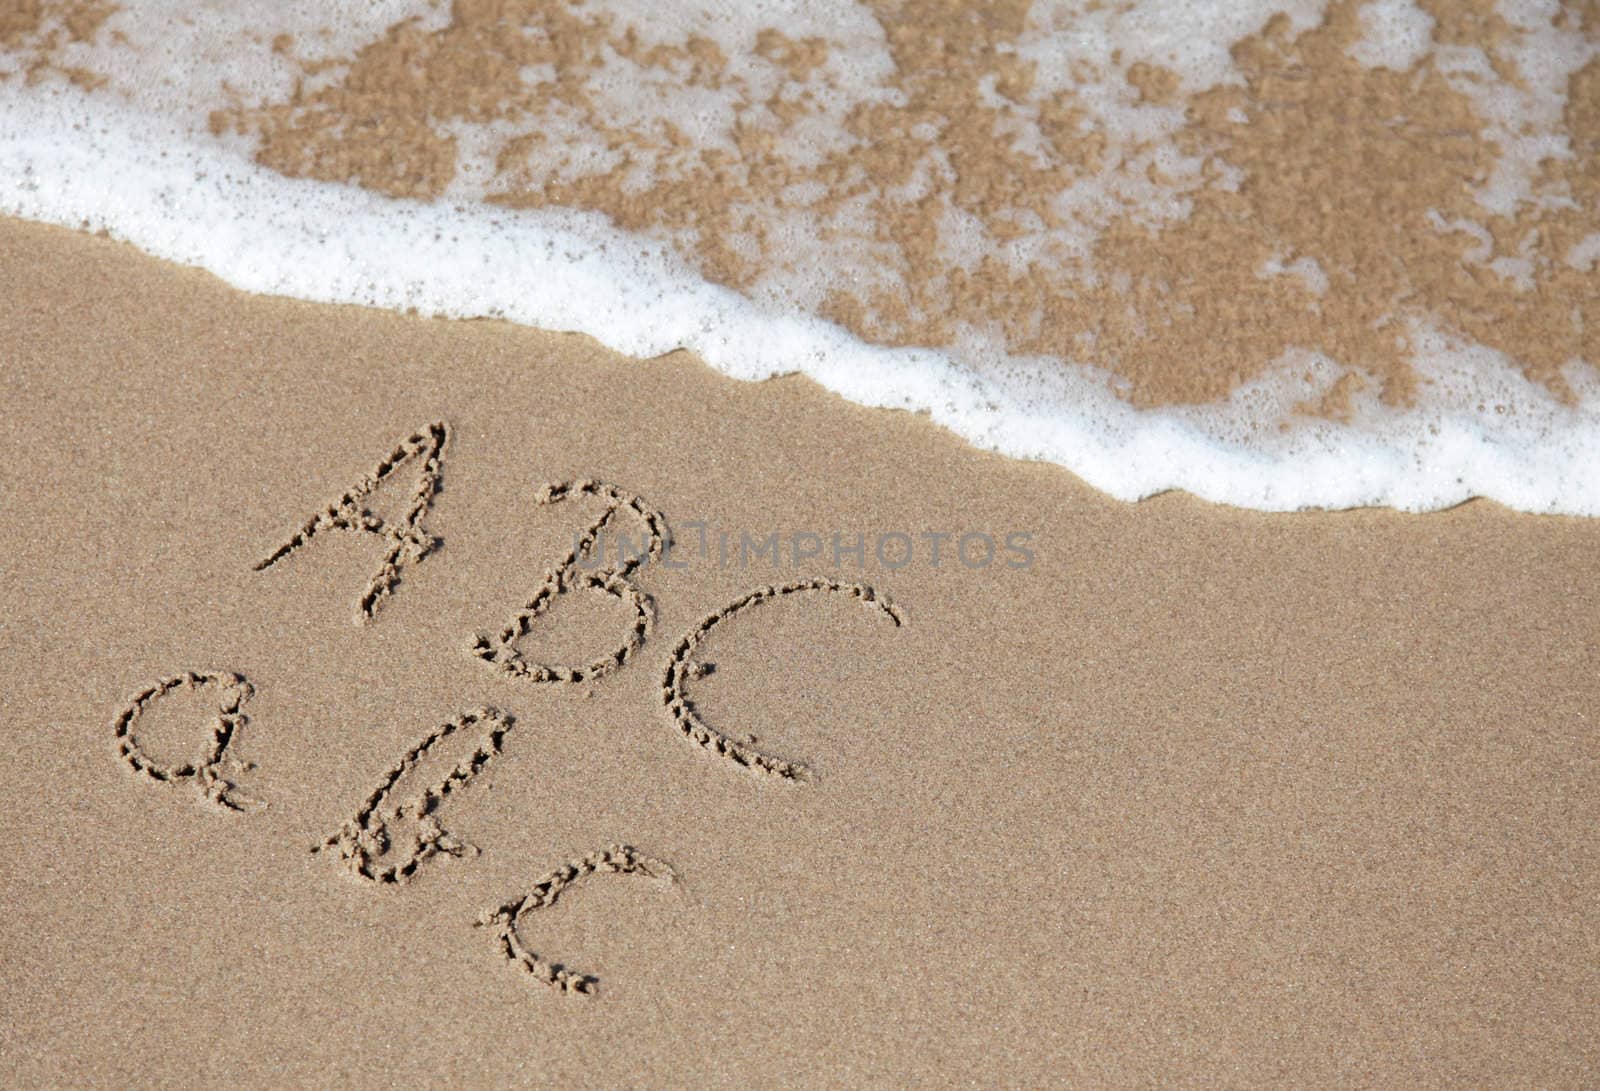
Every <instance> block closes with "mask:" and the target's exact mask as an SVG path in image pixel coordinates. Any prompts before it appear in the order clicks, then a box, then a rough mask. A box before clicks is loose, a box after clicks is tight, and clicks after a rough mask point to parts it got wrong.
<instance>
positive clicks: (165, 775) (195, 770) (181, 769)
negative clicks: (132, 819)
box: [112, 671, 260, 811]
mask: <svg viewBox="0 0 1600 1091" xmlns="http://www.w3.org/2000/svg"><path fill="white" fill-rule="evenodd" d="M207 688H212V689H215V690H216V691H217V712H216V716H215V717H214V718H213V719H212V721H211V724H210V729H211V730H210V735H209V738H208V739H207V740H206V744H205V746H204V747H203V748H202V750H201V752H200V753H199V754H198V755H197V756H196V758H195V759H194V760H192V761H185V762H175V763H171V764H162V763H161V762H158V761H156V760H155V759H154V758H152V757H151V756H150V755H149V754H148V753H146V752H145V750H144V748H143V747H142V746H140V745H139V738H138V736H137V735H136V734H135V733H134V728H135V726H136V725H137V724H138V722H139V718H140V717H141V716H143V715H144V714H145V712H146V711H148V710H149V708H150V706H151V705H153V704H155V703H156V702H157V701H159V700H161V698H163V697H165V696H167V695H168V694H170V693H173V692H174V691H176V690H191V691H192V690H200V689H207ZM254 693H255V690H254V689H253V688H252V687H251V685H250V683H249V682H246V681H245V680H244V679H243V678H241V677H240V676H239V675H237V674H231V673H229V672H227V671H185V672H184V673H182V674H175V675H173V676H171V677H170V678H163V679H161V680H160V681H159V682H157V683H155V684H154V685H152V686H148V687H146V688H145V689H144V690H142V691H141V692H140V693H139V695H138V696H137V697H135V698H134V699H133V700H132V701H131V702H129V703H128V705H127V706H126V707H124V708H123V710H122V711H121V712H119V713H118V714H117V718H116V720H115V721H113V724H112V729H113V731H114V732H115V733H116V737H117V753H119V754H120V755H122V760H123V761H125V762H127V763H128V765H129V766H130V767H131V768H132V769H133V771H134V772H136V773H139V774H141V775H143V776H145V777H147V778H149V779H150V780H153V781H156V782H158V783H161V784H175V783H177V782H178V781H180V780H188V781H193V782H194V785H195V787H197V788H199V789H200V794H201V795H202V796H204V797H205V798H206V799H208V800H210V801H211V802H212V803H215V804H216V805H217V806H219V807H223V808H225V809H227V810H230V811H243V810H246V809H249V808H252V807H256V806H259V805H260V804H258V803H257V802H256V801H254V800H252V799H250V798H249V797H248V796H246V795H244V793H242V792H241V791H239V788H238V786H237V785H235V784H234V783H233V782H231V781H229V780H228V779H227V778H226V777H224V776H223V775H222V773H221V770H222V769H223V768H228V769H229V770H230V771H233V772H246V771H248V770H249V769H251V768H252V766H251V765H250V764H249V763H248V762H241V761H237V760H234V759H232V758H230V757H228V756H227V755H228V746H229V745H230V744H231V743H232V742H233V741H234V740H235V739H236V738H237V737H238V735H239V729H240V728H242V727H243V726H244V724H245V721H246V720H248V719H249V717H247V716H246V715H245V714H244V712H243V708H244V703H245V702H246V701H248V700H249V699H250V698H251V696H252V695H253V694H254Z"/></svg>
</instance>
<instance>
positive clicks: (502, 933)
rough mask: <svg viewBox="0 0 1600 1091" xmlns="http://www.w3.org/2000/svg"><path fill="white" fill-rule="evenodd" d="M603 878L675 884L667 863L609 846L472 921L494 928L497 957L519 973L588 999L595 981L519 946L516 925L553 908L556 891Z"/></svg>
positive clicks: (567, 865) (628, 847)
mask: <svg viewBox="0 0 1600 1091" xmlns="http://www.w3.org/2000/svg"><path fill="white" fill-rule="evenodd" d="M604 874H612V875H643V876H644V877H645V878H648V879H662V880H665V881H666V882H669V883H674V882H677V875H676V873H674V872H673V870H672V868H671V866H670V865H668V864H665V863H663V862H662V861H660V860H654V859H651V858H650V857H648V856H645V855H643V854H641V853H640V852H639V851H638V850H636V849H634V848H633V847H632V846H631V845H611V846H609V847H607V848H605V849H602V850H601V851H599V852H591V853H590V854H589V855H587V856H582V857H579V858H578V859H576V860H569V861H568V862H567V863H565V864H563V865H562V866H561V867H559V868H557V869H556V870H554V871H552V872H551V873H550V874H548V875H546V876H544V877H543V878H541V879H540V880H539V881H538V882H536V883H534V884H533V887H532V889H530V890H529V891H528V892H527V893H526V894H524V895H522V897H520V898H513V899H512V900H511V901H509V902H506V903H505V904H504V905H499V906H496V907H495V908H493V909H490V910H488V911H486V912H485V913H484V914H483V915H482V916H480V917H479V918H478V920H477V922H476V923H477V925H478V927H480V928H485V927H492V928H494V929H495V930H496V933H497V935H498V936H499V939H500V950H501V953H503V954H504V955H505V956H506V958H507V959H508V960H510V961H512V962H516V963H520V964H521V965H522V968H523V969H524V970H527V971H528V972H529V973H530V974H532V975H533V976H534V977H536V978H538V979H539V980H540V981H542V982H544V983H545V984H546V985H548V986H550V988H552V989H554V990H556V992H561V993H580V994H582V995H586V996H587V995H592V994H593V993H594V992H595V990H596V988H597V986H598V983H599V982H598V979H597V978H595V977H594V975H592V974H586V973H581V972H579V971H577V970H572V969H569V968H567V967H565V966H562V965H561V964H559V963H556V962H551V961H550V960H549V959H546V958H541V957H540V956H539V955H537V954H535V953H534V952H533V950H532V949H531V948H529V947H528V946H526V945H525V944H524V943H523V942H522V935H521V934H520V933H519V932H518V931H517V927H518V922H519V921H520V920H521V919H522V917H523V916H524V915H525V914H528V913H532V912H533V911H534V910H536V909H544V908H547V907H548V906H552V905H554V904H555V903H556V899H557V898H559V897H561V892H562V891H564V890H566V889H567V888H568V887H570V886H572V885H573V884H575V883H577V882H579V881H581V880H583V879H586V878H588V877H589V876H591V875H604Z"/></svg>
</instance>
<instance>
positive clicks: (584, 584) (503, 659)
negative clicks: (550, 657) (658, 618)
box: [471, 481, 671, 682]
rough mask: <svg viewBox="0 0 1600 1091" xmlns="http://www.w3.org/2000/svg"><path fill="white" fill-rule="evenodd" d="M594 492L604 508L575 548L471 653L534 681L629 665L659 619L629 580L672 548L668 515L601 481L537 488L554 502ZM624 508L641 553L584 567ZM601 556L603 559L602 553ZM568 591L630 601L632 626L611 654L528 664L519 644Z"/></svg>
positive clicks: (570, 678) (583, 677)
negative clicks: (640, 532)
mask: <svg viewBox="0 0 1600 1091" xmlns="http://www.w3.org/2000/svg"><path fill="white" fill-rule="evenodd" d="M587 496H595V497H600V498H602V499H604V500H605V501H606V502H607V503H606V509H605V511H604V512H602V513H601V515H600V517H599V518H598V519H596V520H595V521H594V522H593V523H592V524H590V526H589V528H588V529H587V530H585V531H584V532H583V534H582V535H580V536H579V538H578V539H577V541H576V542H575V543H574V545H573V547H572V549H571V550H570V551H568V553H567V555H566V556H565V557H563V558H562V559H561V561H560V563H559V564H558V565H557V566H556V567H555V568H554V569H552V570H550V571H549V572H547V573H546V574H545V577H544V582H543V583H541V584H540V585H539V589H538V590H537V591H535V592H534V595H533V598H532V599H530V600H529V601H528V604H527V605H526V606H524V607H523V608H522V609H521V610H519V611H518V612H517V614H516V616H515V617H513V618H512V619H511V623H510V624H509V625H507V626H506V627H505V628H503V629H501V630H500V632H499V634H498V635H496V636H488V635H484V634H481V633H480V634H479V635H478V636H477V637H476V638H475V639H474V640H473V642H472V648H471V650H472V654H473V655H475V656H477V657H478V658H479V659H482V660H483V661H484V662H486V663H489V664H490V665H492V666H494V667H495V668H496V669H498V670H499V671H500V672H501V673H503V674H507V675H510V676H511V677H513V678H524V679H527V680H528V681H531V682H586V681H592V680H594V679H596V678H600V677H602V676H604V675H606V674H609V673H610V672H612V671H614V670H616V669H617V668H618V667H620V666H622V665H623V664H624V663H626V662H627V661H628V659H629V657H630V656H632V655H633V653H634V652H636V651H638V650H639V648H640V647H641V646H643V644H644V638H645V634H646V633H647V632H648V631H649V629H650V625H651V623H652V622H653V621H654V620H655V612H654V609H653V604H652V603H651V601H650V596H648V595H646V594H645V593H644V592H643V591H641V590H639V588H638V587H637V586H636V585H635V584H634V583H633V582H632V581H631V580H629V579H628V577H629V576H630V575H631V574H632V573H633V571H634V570H635V569H636V568H638V567H639V565H640V564H642V563H643V562H644V560H645V559H646V558H647V557H648V558H651V559H657V560H659V559H660V558H661V556H662V555H663V553H664V552H665V551H666V550H667V549H669V548H670V547H671V537H670V535H669V532H668V530H667V521H666V518H665V517H664V516H662V514H661V513H660V512H658V511H656V510H655V509H653V508H650V507H647V506H646V505H645V503H644V501H642V500H640V499H639V498H638V497H637V496H634V495H633V494H631V493H627V492H624V491H622V490H621V489H619V488H618V487H617V486H615V485H610V484H607V483H605V482H603V481H568V482H562V483H559V484H552V485H546V486H545V487H544V488H542V489H541V490H540V491H539V496H538V500H539V503H541V504H556V503H560V502H561V501H563V500H566V499H569V498H572V497H587ZM622 511H626V512H628V513H630V514H631V515H633V516H634V517H635V518H636V519H638V521H639V522H640V523H641V524H642V525H643V528H644V542H643V549H642V552H640V553H638V554H634V555H631V556H625V557H620V558H619V559H618V563H617V564H616V565H613V566H610V567H604V566H602V567H597V568H596V569H594V570H592V571H585V570H584V569H583V567H582V559H583V557H584V555H585V553H587V552H588V551H589V550H591V549H594V548H595V547H596V543H597V542H599V541H600V536H601V534H603V533H604V532H605V530H606V528H607V527H608V526H614V525H615V518H614V517H615V516H616V515H617V513H618V512H622ZM602 560H603V557H602ZM569 591H597V592H599V593H601V594H605V595H610V596H611V597H613V598H615V599H618V600H619V601H621V602H624V603H626V604H627V605H628V606H629V607H630V608H631V609H632V611H633V622H632V627H631V628H630V629H629V631H628V634H627V636H626V637H625V638H624V639H623V642H622V644H621V645H619V646H618V647H617V648H616V650H614V651H612V652H610V653H609V654H607V655H603V656H601V657H600V658H598V659H596V660H595V661H594V662H592V663H590V664H588V665H587V666H582V667H562V666H546V665H544V664H541V663H529V662H528V661H527V660H526V659H525V658H524V657H523V655H522V653H521V652H520V651H518V650H517V647H516V642H517V641H518V640H520V639H521V638H522V637H524V636H527V635H528V633H529V631H530V630H531V629H532V627H533V623H534V621H535V620H536V619H537V618H538V617H539V616H540V615H541V614H543V613H544V612H545V611H546V610H548V609H549V608H550V606H551V604H552V603H554V602H555V600H556V599H557V598H559V597H560V596H562V595H565V594H566V593H567V592H569Z"/></svg>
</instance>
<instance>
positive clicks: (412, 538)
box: [255, 421, 450, 622]
mask: <svg viewBox="0 0 1600 1091" xmlns="http://www.w3.org/2000/svg"><path fill="white" fill-rule="evenodd" d="M449 438H450V430H449V428H448V427H447V426H446V425H445V424H444V422H443V421H436V422H435V423H433V424H430V425H428V426H427V427H426V428H423V429H422V430H420V431H418V432H416V433H414V434H412V435H411V436H409V437H407V438H406V439H404V440H402V441H401V442H400V444H399V445H398V446H396V447H395V449H394V450H393V451H391V452H389V454H388V456H387V457H386V458H384V459H383V460H382V461H380V462H379V463H378V465H377V466H376V467H375V468H374V469H373V471H372V472H371V473H369V474H367V475H366V476H365V477H363V478H362V479H361V480H360V481H358V482H357V483H356V484H355V485H353V486H351V487H350V488H349V489H348V490H347V491H346V492H345V493H344V494H343V495H342V496H340V497H339V499H337V500H335V501H334V502H333V503H331V504H329V505H328V506H327V507H326V508H324V509H323V510H322V511H319V512H317V513H316V514H315V515H313V516H312V517H311V518H310V519H308V520H306V524H305V526H303V527H301V528H300V529H299V530H298V531H297V532H296V533H295V534H294V535H293V536H292V537H291V538H290V539H289V540H288V541H286V542H284V543H283V544H282V545H281V546H279V547H278V548H277V549H275V550H273V551H272V553H271V554H269V555H268V556H267V557H265V558H264V559H262V560H261V561H258V562H257V563H256V566H255V570H256V571H257V572H262V571H265V570H266V569H268V568H271V567H272V566H273V565H275V564H277V563H278V562H279V561H281V560H283V559H284V558H286V557H288V556H289V555H291V554H292V553H294V552H295V551H296V550H299V549H300V548H301V547H303V546H305V545H308V544H309V543H310V542H311V540H312V539H313V538H315V537H316V536H317V535H318V534H320V533H322V532H323V531H325V530H342V531H352V532H354V533H357V534H371V535H372V536H373V537H375V538H378V539H379V540H380V541H382V542H383V543H384V552H383V560H382V562H381V563H380V564H379V566H378V571H377V572H376V573H375V574H374V575H373V577H372V579H371V580H369V581H368V582H367V586H366V589H365V590H363V591H362V592H361V598H360V599H359V600H357V603H356V609H357V620H358V621H361V622H364V621H371V620H372V618H373V615H374V614H376V613H377V612H378V608H379V607H380V606H381V605H382V604H383V599H384V597H385V596H387V595H389V594H391V593H392V592H393V591H394V589H395V586H396V585H397V584H398V583H399V582H400V572H401V570H402V569H404V568H405V567H406V566H407V565H409V564H412V563H414V562H416V561H420V560H422V559H423V558H424V557H426V556H427V555H428V554H429V553H431V552H433V550H434V549H435V548H436V547H437V546H438V544H439V542H438V539H436V538H433V537H431V536H430V535H429V534H428V533H427V532H426V531H425V530H423V528H422V517H423V516H424V515H425V514H427V511H428V507H429V505H431V504H432V503H433V496H434V493H436V492H437V491H438V489H439V472H440V468H441V464H442V463H443V461H444V448H445V444H446V443H447V442H449ZM414 459H421V461H422V464H421V466H419V467H418V469H417V482H416V487H415V489H413V491H412V495H411V503H410V504H409V505H408V506H407V508H406V512H405V516H404V517H403V518H402V519H401V520H399V521H398V522H395V523H391V522H389V521H387V520H385V519H381V518H379V517H378V516H376V515H374V514H373V513H372V512H371V511H369V510H368V509H367V508H366V506H365V505H364V504H363V503H362V501H364V500H365V499H367V497H369V496H371V495H372V494H373V493H374V492H376V491H377V490H378V488H379V487H380V486H381V485H383V483H384V482H385V481H387V480H388V479H389V477H390V476H391V475H392V474H393V473H394V472H395V471H396V470H398V469H399V468H400V467H401V466H403V465H405V464H406V463H408V462H411V461H412V460H414Z"/></svg>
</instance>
